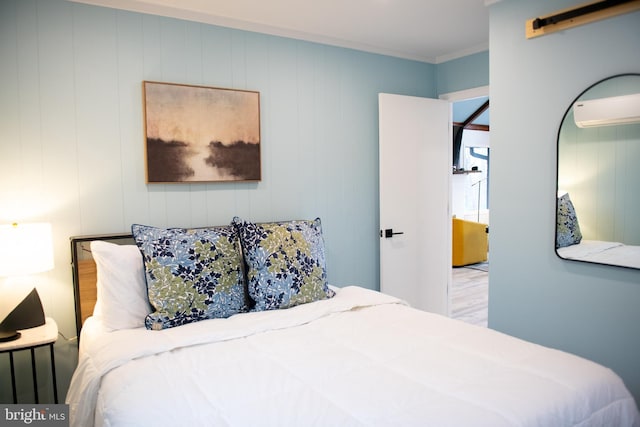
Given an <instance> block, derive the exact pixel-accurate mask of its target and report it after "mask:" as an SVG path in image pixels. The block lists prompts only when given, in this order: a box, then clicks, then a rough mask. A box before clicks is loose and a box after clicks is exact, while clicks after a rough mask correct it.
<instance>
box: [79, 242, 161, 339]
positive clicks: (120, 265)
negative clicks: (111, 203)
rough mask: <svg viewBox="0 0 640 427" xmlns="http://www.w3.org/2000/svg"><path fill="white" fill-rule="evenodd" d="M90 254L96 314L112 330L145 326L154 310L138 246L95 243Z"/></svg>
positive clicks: (92, 243) (94, 313)
mask: <svg viewBox="0 0 640 427" xmlns="http://www.w3.org/2000/svg"><path fill="white" fill-rule="evenodd" d="M91 253H92V254H93V259H94V260H95V262H96V268H97V279H98V282H97V285H96V286H97V291H98V300H97V302H96V306H95V308H94V311H93V315H94V316H96V317H98V318H99V319H100V320H101V321H102V323H103V324H104V326H105V327H106V328H107V329H111V330H118V329H132V328H139V327H143V326H144V319H145V317H146V316H147V315H148V314H149V313H151V312H152V311H153V310H152V308H151V305H150V304H149V298H148V296H147V285H146V282H145V278H144V266H143V262H142V254H141V253H140V250H139V249H138V247H137V246H135V245H116V244H114V243H109V242H104V241H101V240H95V241H93V242H91Z"/></svg>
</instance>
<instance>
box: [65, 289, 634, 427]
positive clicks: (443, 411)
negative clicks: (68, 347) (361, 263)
mask: <svg viewBox="0 0 640 427" xmlns="http://www.w3.org/2000/svg"><path fill="white" fill-rule="evenodd" d="M67 403H68V404H69V405H70V416H71V425H72V426H83V427H87V426H91V425H95V426H112V427H115V426H151V425H153V426H176V425H211V426H302V425H304V426H390V425H402V426H418V425H420V426H492V427H497V426H545V427H548V426H583V427H586V426H614V425H615V426H639V425H640V421H639V420H640V417H639V415H638V409H637V406H636V404H635V401H634V399H633V397H632V396H631V395H630V393H629V392H628V390H627V389H626V388H625V385H624V384H623V382H622V380H621V379H620V378H619V377H618V376H617V375H616V374H615V373H614V372H612V371H611V370H610V369H608V368H606V367H603V366H601V365H599V364H596V363H594V362H591V361H589V360H586V359H584V358H580V357H577V356H574V355H571V354H568V353H565V352H562V351H558V350H554V349H550V348H546V347H543V346H539V345H536V344H532V343H529V342H526V341H522V340H519V339H517V338H514V337H510V336H508V335H505V334H502V333H499V332H496V331H493V330H491V329H487V328H481V327H477V326H473V325H470V324H466V323H463V322H460V321H457V320H453V319H450V318H447V317H443V316H440V315H436V314H431V313H428V312H424V311H420V310H416V309H413V308H411V307H409V306H407V305H406V304H404V303H403V302H402V301H400V300H398V299H396V298H393V297H390V296H388V295H385V294H382V293H379V292H375V291H371V290H366V289H363V288H360V287H356V286H350V287H345V288H342V289H336V296H335V297H334V298H331V299H326V300H321V301H316V302H313V303H308V304H304V305H299V306H296V307H293V308H289V309H283V310H272V311H263V312H251V313H243V314H237V315H234V316H231V317H229V318H227V319H212V320H203V321H200V322H196V323H191V324H187V325H184V326H180V327H175V328H170V329H165V330H161V331H150V330H147V329H145V328H138V329H127V330H117V331H107V330H106V329H105V328H104V327H103V326H102V325H101V324H100V322H99V321H98V319H96V318H89V319H88V320H87V322H86V323H85V325H84V327H83V329H82V335H81V339H80V357H79V365H78V368H77V370H76V372H75V374H74V376H73V378H72V381H71V386H70V390H69V393H68V395H67Z"/></svg>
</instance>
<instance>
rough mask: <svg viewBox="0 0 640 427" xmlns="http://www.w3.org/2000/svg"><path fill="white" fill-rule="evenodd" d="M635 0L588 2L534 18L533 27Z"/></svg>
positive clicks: (538, 27)
mask: <svg viewBox="0 0 640 427" xmlns="http://www.w3.org/2000/svg"><path fill="white" fill-rule="evenodd" d="M632 1H635V0H604V1H599V2H597V3H593V4H589V5H586V6H582V7H579V8H577V9H573V10H570V11H568V12H563V13H558V14H556V15H553V16H549V17H547V18H536V19H534V20H533V29H534V30H539V29H540V28H542V27H545V26H547V25H551V24H557V23H559V22H562V21H566V20H567V19H573V18H577V17H578V16H582V15H586V14H588V13H593V12H599V11H601V10H604V9H608V8H610V7H613V6H618V5H620V4H624V3H629V2H632Z"/></svg>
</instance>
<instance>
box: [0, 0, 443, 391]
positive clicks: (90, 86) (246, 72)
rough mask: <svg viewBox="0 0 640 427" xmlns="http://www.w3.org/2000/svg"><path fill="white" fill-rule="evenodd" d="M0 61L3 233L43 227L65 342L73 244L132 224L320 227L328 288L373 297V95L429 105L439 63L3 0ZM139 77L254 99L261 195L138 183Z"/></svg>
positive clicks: (42, 281) (50, 301) (49, 306)
mask: <svg viewBox="0 0 640 427" xmlns="http://www.w3.org/2000/svg"><path fill="white" fill-rule="evenodd" d="M0 58H2V60H1V61H0V94H1V97H0V206H1V209H0V223H8V222H11V221H23V222H26V221H36V220H38V221H49V222H51V223H52V225H53V232H54V239H55V262H56V268H55V270H53V271H52V272H49V273H45V274H41V275H39V276H38V277H37V278H36V280H35V282H36V283H37V285H38V291H39V293H40V295H41V297H42V299H43V303H44V308H45V313H46V315H47V316H50V317H53V318H54V319H55V320H56V321H57V323H58V325H59V327H60V330H61V331H62V333H63V334H64V335H66V336H67V337H73V336H74V334H75V323H74V322H75V321H74V306H73V290H72V284H71V270H70V265H69V263H70V250H69V237H70V236H74V235H80V234H95V233H112V232H126V231H128V230H129V227H130V225H131V223H135V222H137V223H144V224H152V225H157V226H185V227H189V226H202V225H215V224H226V223H229V222H230V221H231V219H232V217H233V216H234V215H239V216H242V217H245V218H247V219H249V220H256V221H267V220H284V219H290V218H315V217H317V216H319V217H320V218H321V219H322V222H323V229H324V232H325V239H326V246H327V263H328V270H329V280H330V281H331V283H334V284H338V285H348V284H359V285H362V286H365V287H367V288H372V289H377V288H378V287H379V284H378V283H379V272H378V271H379V268H378V239H379V237H378V105H377V94H378V93H379V92H391V93H399V94H407V95H416V96H423V97H435V96H436V94H437V90H436V83H435V82H436V74H435V73H436V66H435V65H433V64H426V63H421V62H416V61H408V60H402V59H397V58H391V57H385V56H380V55H374V54H368V53H363V52H358V51H354V50H349V49H342V48H336V47H330V46H324V45H319V44H313V43H307V42H303V41H297V40H292V39H286V38H280V37H272V36H268V35H263V34H256V33H250V32H244V31H237V30H232V29H227V28H221V27H216V26H211V25H205V24H198V23H194V22H188V21H182V20H176V19H168V18H162V17H157V16H151V15H144V14H138V13H131V12H125V11H117V10H113V9H108V8H102V7H95V6H88V5H83V4H77V3H71V2H66V1H62V0H2V1H0ZM143 80H157V81H167V82H179V83H187V84H200V85H209V86H217V87H226V88H238V89H251V90H257V91H259V92H260V94H261V114H262V117H261V118H262V156H263V157H262V166H263V168H262V169H263V180H262V182H260V183H253V184H248V183H240V184H237V183H236V184H234V183H225V184H180V185H145V182H144V179H145V178H144V176H145V175H144V154H143V145H144V144H143V124H142V123H143V122H142V119H143V117H142V89H141V82H142V81H143ZM1 306H2V301H0V309H2V307H1ZM4 314H6V312H5V313H0V317H4ZM74 346H75V343H74V342H71V343H69V344H67V343H66V342H65V341H64V340H62V339H60V340H59V342H58V343H57V344H56V348H57V352H58V353H59V354H58V355H59V357H58V359H57V360H58V365H59V368H60V369H59V373H60V376H61V377H62V378H61V390H63V391H64V390H66V383H67V382H68V377H69V375H70V372H71V370H72V369H73V366H74V364H75V359H74V358H75V355H74V352H73V347H74ZM2 378H5V372H2ZM23 382H24V381H23ZM5 386H7V384H6V383H5V382H4V381H3V383H2V387H0V401H6V400H7V399H8V396H10V394H9V393H10V391H8V390H6V387H5ZM19 392H20V393H21V394H25V395H27V398H28V394H29V393H30V389H29V388H28V382H27V387H25V388H24V390H23V389H21V390H19ZM45 392H46V391H44V390H43V393H45Z"/></svg>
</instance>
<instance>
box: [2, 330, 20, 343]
mask: <svg viewBox="0 0 640 427" xmlns="http://www.w3.org/2000/svg"><path fill="white" fill-rule="evenodd" d="M20 335H21V334H20V332H18V331H0V342H8V341H14V340H17V339H18V338H20Z"/></svg>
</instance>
